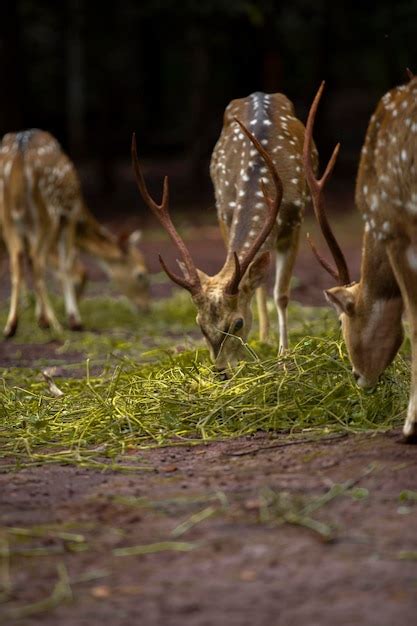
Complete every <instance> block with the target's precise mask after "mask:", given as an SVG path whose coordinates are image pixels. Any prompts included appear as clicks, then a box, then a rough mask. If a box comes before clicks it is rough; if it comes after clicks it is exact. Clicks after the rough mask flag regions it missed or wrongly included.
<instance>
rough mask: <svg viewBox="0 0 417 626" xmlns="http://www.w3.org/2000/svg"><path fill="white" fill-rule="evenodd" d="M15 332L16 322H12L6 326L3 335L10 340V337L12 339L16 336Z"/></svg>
mask: <svg viewBox="0 0 417 626" xmlns="http://www.w3.org/2000/svg"><path fill="white" fill-rule="evenodd" d="M16 330H17V320H16V319H15V320H12V321H11V322H10V323H8V324H7V326H6V327H5V329H4V331H3V334H4V336H5V338H6V339H10V337H14V336H15V334H16Z"/></svg>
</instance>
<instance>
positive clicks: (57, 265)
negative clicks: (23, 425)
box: [0, 129, 149, 337]
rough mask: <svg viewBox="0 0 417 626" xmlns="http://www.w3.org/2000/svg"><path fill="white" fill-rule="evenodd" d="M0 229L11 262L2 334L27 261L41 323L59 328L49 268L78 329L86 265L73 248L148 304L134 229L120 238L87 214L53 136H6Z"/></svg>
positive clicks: (11, 321)
mask: <svg viewBox="0 0 417 626" xmlns="http://www.w3.org/2000/svg"><path fill="white" fill-rule="evenodd" d="M0 228H1V235H2V238H3V241H4V243H5V245H6V248H7V251H8V255H9V260H10V275H11V299H10V309H9V315H8V318H7V322H6V326H5V329H4V334H5V336H6V337H11V336H12V335H14V334H15V332H16V329H17V325H18V308H19V295H20V292H21V289H22V285H23V281H24V274H25V266H30V267H31V269H32V276H33V287H34V291H35V296H36V317H37V319H38V323H39V325H40V326H41V327H52V328H54V329H55V330H56V331H60V330H61V325H60V323H59V321H58V320H57V317H56V315H55V312H54V310H53V307H52V305H51V302H50V299H49V296H48V292H47V288H46V282H45V275H46V270H47V269H48V268H49V267H51V268H52V269H54V270H55V271H56V273H57V274H58V276H59V278H60V279H61V282H62V288H63V293H64V301H65V308H66V314H67V319H68V325H69V327H70V328H71V329H73V330H78V329H80V328H81V317H80V313H79V308H78V297H77V296H78V295H79V294H80V292H81V290H82V287H83V284H84V282H85V270H84V267H83V265H82V263H81V262H80V260H79V257H78V252H79V251H80V250H83V251H85V252H87V253H88V254H90V255H92V256H93V257H95V258H96V259H98V260H99V261H100V262H101V263H102V265H103V266H104V269H105V270H106V271H107V273H108V274H109V276H110V277H111V278H112V279H113V280H114V282H115V283H116V285H117V286H119V288H120V289H121V291H123V292H124V293H125V294H126V295H127V296H129V297H130V298H131V300H132V301H133V303H134V304H136V305H137V307H138V308H146V307H147V305H148V299H149V292H148V279H147V271H146V266H145V263H144V259H143V256H142V254H141V252H140V251H139V250H138V248H137V245H136V244H137V239H138V233H137V232H135V233H132V234H131V235H130V237H123V238H122V239H121V240H118V239H117V238H116V237H115V236H113V235H112V234H111V233H110V232H109V231H107V230H106V229H105V228H103V227H102V226H101V225H100V224H99V223H98V222H97V221H96V220H95V218H94V217H93V216H92V214H91V213H90V212H89V211H88V209H87V207H86V205H85V203H84V200H83V197H82V193H81V188H80V183H79V180H78V176H77V173H76V170H75V167H74V165H73V163H72V162H71V161H70V159H69V158H68V157H67V155H66V154H65V153H64V152H63V151H62V149H61V146H60V145H59V143H58V142H57V141H56V139H55V138H54V137H53V136H52V135H50V134H49V133H47V132H44V131H41V130H37V129H32V130H27V131H22V132H19V133H8V134H7V135H5V136H4V137H3V140H2V142H1V146H0Z"/></svg>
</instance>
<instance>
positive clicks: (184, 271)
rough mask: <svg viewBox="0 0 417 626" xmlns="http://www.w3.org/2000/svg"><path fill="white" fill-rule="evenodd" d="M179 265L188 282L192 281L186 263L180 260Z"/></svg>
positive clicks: (178, 260)
mask: <svg viewBox="0 0 417 626" xmlns="http://www.w3.org/2000/svg"><path fill="white" fill-rule="evenodd" d="M177 263H178V267H179V268H180V270H181V272H182V274H183V276H184V278H185V279H186V280H190V274H189V272H188V270H187V266H186V265H185V263H184V262H183V261H180V259H177Z"/></svg>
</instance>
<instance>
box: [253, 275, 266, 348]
mask: <svg viewBox="0 0 417 626" xmlns="http://www.w3.org/2000/svg"><path fill="white" fill-rule="evenodd" d="M256 304H257V306H258V316H259V338H260V340H261V341H267V340H268V335H269V318H268V309H267V305H266V304H267V289H266V285H261V286H260V287H258V289H257V290H256Z"/></svg>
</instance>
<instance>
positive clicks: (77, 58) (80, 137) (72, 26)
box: [67, 0, 85, 156]
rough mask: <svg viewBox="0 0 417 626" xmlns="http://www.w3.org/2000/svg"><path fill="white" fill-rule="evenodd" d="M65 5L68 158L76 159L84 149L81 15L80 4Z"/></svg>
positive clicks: (74, 0) (72, 0) (69, 0)
mask: <svg viewBox="0 0 417 626" xmlns="http://www.w3.org/2000/svg"><path fill="white" fill-rule="evenodd" d="M67 3H68V4H67V6H68V31H67V133H68V145H69V149H70V153H71V156H79V155H80V154H82V152H83V150H84V146H85V98H84V93H85V84H84V55H83V42H82V36H83V33H82V30H83V23H84V14H83V3H82V0H67Z"/></svg>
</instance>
